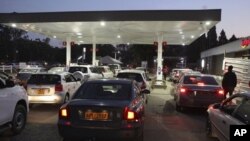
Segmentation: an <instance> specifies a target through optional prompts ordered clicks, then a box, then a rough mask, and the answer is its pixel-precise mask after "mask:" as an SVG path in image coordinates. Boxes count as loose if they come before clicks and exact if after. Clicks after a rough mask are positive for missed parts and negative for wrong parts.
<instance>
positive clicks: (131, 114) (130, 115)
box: [127, 111, 135, 119]
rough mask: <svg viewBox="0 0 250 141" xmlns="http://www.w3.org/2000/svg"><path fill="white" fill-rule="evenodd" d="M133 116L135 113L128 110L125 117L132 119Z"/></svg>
mask: <svg viewBox="0 0 250 141" xmlns="http://www.w3.org/2000/svg"><path fill="white" fill-rule="evenodd" d="M134 118H135V113H134V112H132V111H128V114H127V119H134Z"/></svg>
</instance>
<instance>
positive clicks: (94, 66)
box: [69, 65, 95, 67]
mask: <svg viewBox="0 0 250 141" xmlns="http://www.w3.org/2000/svg"><path fill="white" fill-rule="evenodd" d="M69 67H95V66H94V65H71V66H69Z"/></svg>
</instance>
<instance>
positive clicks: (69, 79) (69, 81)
mask: <svg viewBox="0 0 250 141" xmlns="http://www.w3.org/2000/svg"><path fill="white" fill-rule="evenodd" d="M65 82H66V84H65V85H66V86H67V88H68V93H69V94H70V98H71V97H72V95H73V94H74V92H75V91H76V89H77V88H78V87H79V86H80V81H76V79H75V78H74V76H73V75H72V74H67V75H66V76H65Z"/></svg>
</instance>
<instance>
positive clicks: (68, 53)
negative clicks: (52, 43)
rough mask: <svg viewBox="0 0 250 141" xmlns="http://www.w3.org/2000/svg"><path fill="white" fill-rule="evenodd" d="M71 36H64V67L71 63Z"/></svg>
mask: <svg viewBox="0 0 250 141" xmlns="http://www.w3.org/2000/svg"><path fill="white" fill-rule="evenodd" d="M70 43H71V36H68V37H66V67H69V66H70V63H71V45H70Z"/></svg>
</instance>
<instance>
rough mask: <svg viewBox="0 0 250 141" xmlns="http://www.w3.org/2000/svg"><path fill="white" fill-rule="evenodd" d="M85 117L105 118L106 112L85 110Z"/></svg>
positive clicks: (106, 116) (93, 118)
mask: <svg viewBox="0 0 250 141" xmlns="http://www.w3.org/2000/svg"><path fill="white" fill-rule="evenodd" d="M84 116H85V119H87V120H107V119H108V113H107V112H101V113H96V112H85V114H84Z"/></svg>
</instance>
